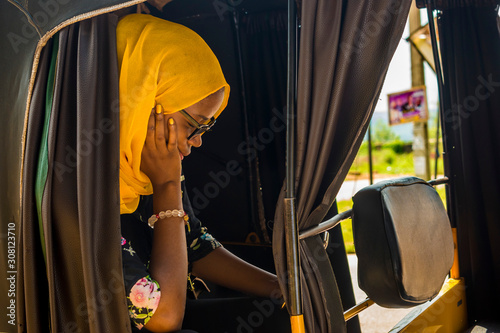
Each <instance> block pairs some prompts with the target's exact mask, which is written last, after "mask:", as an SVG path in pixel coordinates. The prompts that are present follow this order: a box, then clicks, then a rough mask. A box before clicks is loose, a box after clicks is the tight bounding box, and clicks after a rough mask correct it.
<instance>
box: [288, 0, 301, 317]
mask: <svg viewBox="0 0 500 333" xmlns="http://www.w3.org/2000/svg"><path fill="white" fill-rule="evenodd" d="M287 72H288V78H287V119H286V124H287V137H286V195H285V241H286V257H287V269H288V291H289V300H288V302H289V306H288V311H289V312H290V315H291V319H297V318H300V317H301V315H302V294H301V289H300V255H299V237H298V226H297V217H296V216H297V215H296V211H295V105H296V100H297V97H296V95H297V94H296V93H297V90H296V89H297V7H296V4H295V0H288V64H287ZM292 322H293V320H292ZM299 322H300V321H299ZM299 326H300V325H299Z"/></svg>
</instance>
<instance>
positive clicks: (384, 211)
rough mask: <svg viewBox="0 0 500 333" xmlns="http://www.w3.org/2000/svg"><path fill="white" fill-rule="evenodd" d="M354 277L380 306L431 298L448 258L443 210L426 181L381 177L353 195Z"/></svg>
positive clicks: (450, 258) (447, 229)
mask: <svg viewBox="0 0 500 333" xmlns="http://www.w3.org/2000/svg"><path fill="white" fill-rule="evenodd" d="M352 222H353V233H354V246H355V248H356V255H357V257H358V283H359V286H360V288H361V289H362V290H364V291H365V293H366V294H367V295H368V297H369V298H370V299H372V300H373V301H374V302H375V303H377V304H378V305H380V306H384V307H389V308H396V307H412V306H416V305H418V304H421V303H424V302H426V301H429V300H431V299H432V298H434V297H435V296H436V295H437V294H438V293H439V290H440V289H441V287H442V285H443V282H444V280H445V278H446V276H447V274H448V273H449V271H450V268H451V266H452V264H453V255H454V245H453V237H452V231H451V227H450V222H449V219H448V215H447V213H446V210H445V208H444V206H443V203H442V201H441V199H440V197H439V195H438V193H437V192H436V190H435V189H434V188H433V187H432V186H431V185H429V184H428V183H427V182H426V181H424V180H422V179H420V178H416V177H404V178H398V179H393V180H388V181H382V182H379V183H376V184H374V185H371V186H368V187H365V188H363V189H362V190H360V191H359V192H357V193H356V195H355V196H354V197H353V215H352Z"/></svg>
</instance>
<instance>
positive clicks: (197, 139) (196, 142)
mask: <svg viewBox="0 0 500 333" xmlns="http://www.w3.org/2000/svg"><path fill="white" fill-rule="evenodd" d="M188 142H189V144H190V145H191V146H193V147H196V148H199V147H201V145H202V143H203V142H202V140H201V135H195V136H193V137H192V138H191V139H189V141H188Z"/></svg>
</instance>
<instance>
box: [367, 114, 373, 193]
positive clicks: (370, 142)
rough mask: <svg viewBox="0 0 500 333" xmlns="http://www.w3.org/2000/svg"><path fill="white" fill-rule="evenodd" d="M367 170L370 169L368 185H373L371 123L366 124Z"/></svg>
mask: <svg viewBox="0 0 500 333" xmlns="http://www.w3.org/2000/svg"><path fill="white" fill-rule="evenodd" d="M368 170H370V185H373V156H372V123H371V121H370V123H369V124H368Z"/></svg>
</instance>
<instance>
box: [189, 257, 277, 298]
mask: <svg viewBox="0 0 500 333" xmlns="http://www.w3.org/2000/svg"><path fill="white" fill-rule="evenodd" d="M193 274H194V275H195V276H198V277H200V278H201V279H206V280H207V281H210V282H213V283H215V284H218V285H221V286H224V287H227V288H231V289H234V290H238V291H241V292H244V293H247V294H251V295H255V296H262V297H269V298H273V299H281V297H282V294H281V290H280V287H279V284H278V279H277V277H276V275H274V274H271V273H268V272H266V271H264V270H262V269H260V268H258V267H255V266H253V265H251V264H249V263H247V262H246V261H244V260H242V259H240V258H238V257H237V256H235V255H234V254H232V253H231V252H229V251H228V250H226V249H225V248H222V247H220V248H217V249H215V250H214V251H212V252H210V253H209V254H208V255H207V256H205V257H203V258H202V259H200V260H198V261H195V262H194V263H193Z"/></svg>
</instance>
